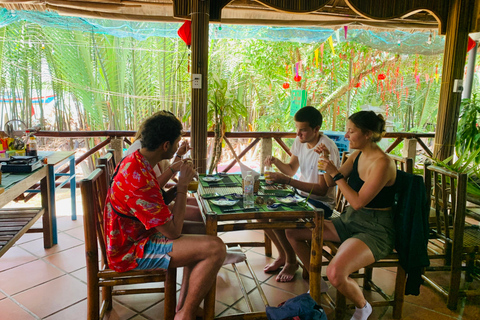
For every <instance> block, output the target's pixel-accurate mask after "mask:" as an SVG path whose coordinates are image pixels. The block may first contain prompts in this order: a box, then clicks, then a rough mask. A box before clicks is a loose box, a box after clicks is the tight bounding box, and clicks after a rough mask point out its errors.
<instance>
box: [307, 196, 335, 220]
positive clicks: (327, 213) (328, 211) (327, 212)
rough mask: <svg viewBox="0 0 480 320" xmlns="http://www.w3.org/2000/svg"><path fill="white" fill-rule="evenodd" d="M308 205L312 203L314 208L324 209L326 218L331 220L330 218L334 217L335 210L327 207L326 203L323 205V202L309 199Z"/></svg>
mask: <svg viewBox="0 0 480 320" xmlns="http://www.w3.org/2000/svg"><path fill="white" fill-rule="evenodd" d="M308 203H310V204H311V205H312V206H314V207H315V208H321V209H323V212H324V217H325V218H330V216H331V215H332V213H333V210H332V209H330V207H329V206H327V205H326V204H325V203H323V202H322V201H318V200H315V199H308Z"/></svg>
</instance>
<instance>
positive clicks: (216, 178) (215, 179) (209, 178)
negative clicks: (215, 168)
mask: <svg viewBox="0 0 480 320" xmlns="http://www.w3.org/2000/svg"><path fill="white" fill-rule="evenodd" d="M222 179H223V178H222V177H219V176H205V177H203V178H202V180H203V181H205V182H219V181H222Z"/></svg>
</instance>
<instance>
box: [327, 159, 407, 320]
mask: <svg viewBox="0 0 480 320" xmlns="http://www.w3.org/2000/svg"><path fill="white" fill-rule="evenodd" d="M348 157H349V153H347V152H344V153H343V155H342V164H343V163H344V162H345V161H347V159H348ZM390 157H391V158H392V159H393V160H394V161H395V164H396V166H397V168H398V169H399V170H402V171H406V172H409V173H412V171H413V159H411V158H402V157H398V156H395V155H390ZM336 201H337V202H336V203H337V205H336V207H335V210H334V214H336V215H338V214H341V213H342V212H343V210H344V209H345V207H346V206H347V204H348V202H347V201H346V199H345V197H344V196H343V194H342V193H341V191H340V189H337V199H336ZM339 246H340V243H335V242H331V241H326V240H324V249H323V256H324V257H325V258H326V259H327V261H326V262H324V263H323V264H324V265H328V263H329V261H331V260H332V259H333V257H334V256H335V254H336V252H337V250H338V247H339ZM374 268H396V278H395V291H394V294H393V297H392V296H390V295H388V294H386V293H385V292H384V291H383V290H382V288H381V287H379V286H378V285H377V284H375V283H374V282H373V280H372V277H373V269H374ZM350 276H351V277H352V278H361V279H363V289H364V290H374V291H376V292H377V293H378V294H379V295H380V296H381V297H382V298H383V300H380V301H369V303H370V304H371V306H372V307H385V306H393V318H394V319H400V318H401V317H402V309H403V303H404V297H405V283H406V273H405V270H404V269H403V268H402V266H401V265H400V261H399V255H398V254H397V253H396V252H392V253H391V254H389V255H388V256H387V257H385V258H383V259H381V260H379V261H377V262H375V263H373V264H371V265H369V266H366V267H365V268H363V272H362V271H361V270H359V271H358V272H355V273H354V274H352V275H350ZM336 297H337V299H336V303H335V319H336V320H340V319H343V318H344V316H345V310H346V309H347V308H350V309H353V308H354V307H355V306H354V305H353V304H347V301H346V298H345V296H344V295H342V294H341V293H340V292H339V291H338V290H337V293H336Z"/></svg>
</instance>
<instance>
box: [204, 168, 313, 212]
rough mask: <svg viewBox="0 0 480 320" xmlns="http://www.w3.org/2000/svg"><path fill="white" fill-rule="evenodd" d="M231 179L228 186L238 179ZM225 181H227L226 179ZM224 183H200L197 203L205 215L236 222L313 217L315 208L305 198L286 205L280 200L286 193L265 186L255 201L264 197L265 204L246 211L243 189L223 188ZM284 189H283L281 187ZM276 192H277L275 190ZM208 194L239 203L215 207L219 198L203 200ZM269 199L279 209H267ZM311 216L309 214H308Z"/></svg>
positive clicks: (299, 198) (290, 191) (261, 188)
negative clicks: (215, 194)
mask: <svg viewBox="0 0 480 320" xmlns="http://www.w3.org/2000/svg"><path fill="white" fill-rule="evenodd" d="M229 178H230V179H226V180H228V181H227V185H229V184H230V181H235V179H237V177H236V175H233V177H231V176H229ZM200 179H202V176H200ZM224 181H225V179H224ZM222 184H223V183H221V184H219V186H211V185H212V184H209V186H204V185H205V183H200V184H199V187H198V192H197V195H196V197H197V201H198V202H199V203H200V205H201V207H202V209H203V210H202V212H203V213H204V215H211V214H213V215H217V216H218V217H217V218H218V220H224V221H225V220H235V219H240V218H242V217H243V218H245V219H250V218H254V217H255V218H266V217H270V218H272V217H280V216H281V217H284V216H287V215H288V216H290V217H292V216H296V215H298V216H299V217H300V216H302V217H304V216H305V213H308V212H311V215H312V216H313V213H314V208H313V207H311V206H310V205H309V204H307V202H306V201H305V199H304V198H302V197H299V196H297V199H298V202H297V203H292V204H285V203H281V202H280V201H279V199H281V197H282V196H284V195H285V193H281V194H278V195H276V194H274V193H273V194H272V193H270V191H272V190H267V192H265V191H266V190H265V189H264V187H265V186H261V187H260V189H259V192H258V194H257V195H256V196H255V199H257V197H262V198H263V201H264V203H263V204H257V203H256V204H255V207H254V208H253V209H244V208H243V196H242V188H241V186H233V187H225V186H222ZM280 188H282V187H280ZM280 190H281V191H282V192H283V191H285V189H280ZM273 191H275V190H273ZM288 192H289V193H291V194H293V190H289V191H288ZM208 193H218V194H219V195H221V196H225V197H226V198H227V199H229V200H238V202H237V203H235V204H234V205H231V206H218V205H215V203H214V202H215V201H213V202H212V200H215V199H218V198H211V199H205V198H203V195H204V194H208ZM267 199H272V200H273V201H274V202H275V204H277V205H278V208H276V209H275V210H271V209H269V208H268V207H267V205H266V203H265V202H266V201H267ZM307 215H309V214H307Z"/></svg>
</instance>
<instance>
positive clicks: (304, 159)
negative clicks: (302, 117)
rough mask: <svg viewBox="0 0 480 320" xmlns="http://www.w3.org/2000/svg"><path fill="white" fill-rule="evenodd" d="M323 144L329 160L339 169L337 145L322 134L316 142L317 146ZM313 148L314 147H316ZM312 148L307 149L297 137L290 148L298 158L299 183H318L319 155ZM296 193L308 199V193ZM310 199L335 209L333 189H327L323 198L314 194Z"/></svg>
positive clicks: (305, 144) (306, 145)
mask: <svg viewBox="0 0 480 320" xmlns="http://www.w3.org/2000/svg"><path fill="white" fill-rule="evenodd" d="M321 143H323V144H324V145H325V146H326V147H327V149H328V150H329V151H330V160H332V161H333V163H334V164H335V166H337V168H339V167H340V154H339V152H338V148H337V145H336V144H335V142H333V140H332V139H330V138H329V137H327V136H326V135H324V134H321V135H320V139H319V140H318V143H317V145H316V146H318V145H319V144H321ZM316 146H315V147H316ZM315 147H314V148H311V149H310V148H308V144H307V143H301V142H300V139H299V138H298V137H296V138H295V141H294V142H293V146H292V148H291V151H292V154H293V155H294V156H296V157H297V158H298V162H299V164H300V179H299V180H300V181H303V182H310V183H318V158H319V157H320V155H319V154H318V153H316V152H315V151H314V149H315ZM298 192H299V193H300V194H301V195H302V196H304V197H308V192H304V191H301V190H298ZM310 198H311V199H314V200H318V201H321V202H323V203H324V204H326V205H327V206H329V207H330V208H334V207H335V188H333V187H332V188H329V189H328V191H327V194H326V195H325V196H319V195H315V194H311V195H310Z"/></svg>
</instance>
